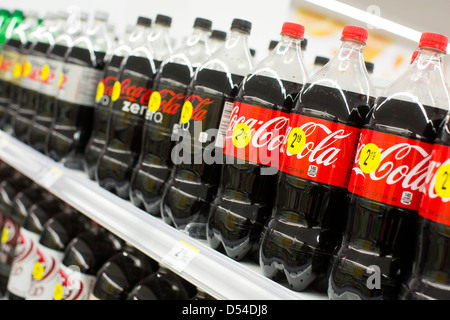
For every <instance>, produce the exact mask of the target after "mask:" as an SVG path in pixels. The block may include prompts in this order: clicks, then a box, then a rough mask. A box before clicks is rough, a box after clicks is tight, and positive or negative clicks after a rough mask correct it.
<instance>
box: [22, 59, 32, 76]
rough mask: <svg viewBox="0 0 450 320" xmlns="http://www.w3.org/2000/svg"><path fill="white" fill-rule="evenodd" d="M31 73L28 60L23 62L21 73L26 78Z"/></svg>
mask: <svg viewBox="0 0 450 320" xmlns="http://www.w3.org/2000/svg"><path fill="white" fill-rule="evenodd" d="M30 73H31V63H30V62H29V61H27V62H25V63H24V65H23V70H22V75H23V76H24V77H25V78H26V77H28V76H29V75H30Z"/></svg>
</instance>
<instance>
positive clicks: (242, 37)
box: [225, 30, 250, 54]
mask: <svg viewBox="0 0 450 320" xmlns="http://www.w3.org/2000/svg"><path fill="white" fill-rule="evenodd" d="M238 46H240V47H243V48H245V49H246V50H247V51H249V49H248V34H247V33H244V32H241V31H237V30H231V31H230V36H229V37H228V39H227V41H225V48H226V49H233V48H235V47H238ZM249 54H250V53H249Z"/></svg>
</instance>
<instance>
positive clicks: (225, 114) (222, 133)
mask: <svg viewBox="0 0 450 320" xmlns="http://www.w3.org/2000/svg"><path fill="white" fill-rule="evenodd" d="M233 106H234V102H230V101H227V102H225V105H224V107H223V111H222V118H221V120H220V126H219V133H218V134H217V140H216V147H217V148H223V147H224V146H225V138H226V136H227V130H228V125H229V124H230V118H231V112H232V111H233Z"/></svg>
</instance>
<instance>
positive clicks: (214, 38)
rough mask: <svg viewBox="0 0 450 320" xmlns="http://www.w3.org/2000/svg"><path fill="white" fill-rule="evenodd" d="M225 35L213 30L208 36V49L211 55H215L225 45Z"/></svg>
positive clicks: (222, 32) (223, 32)
mask: <svg viewBox="0 0 450 320" xmlns="http://www.w3.org/2000/svg"><path fill="white" fill-rule="evenodd" d="M226 40H227V33H226V32H225V31H221V30H213V31H212V32H211V35H210V36H209V47H210V50H211V53H215V52H216V51H217V50H219V49H220V48H221V47H223V45H224V44H225V41H226Z"/></svg>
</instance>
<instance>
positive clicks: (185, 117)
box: [180, 101, 194, 123]
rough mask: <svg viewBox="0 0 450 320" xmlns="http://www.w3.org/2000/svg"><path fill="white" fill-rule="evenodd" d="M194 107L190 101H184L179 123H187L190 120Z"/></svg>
mask: <svg viewBox="0 0 450 320" xmlns="http://www.w3.org/2000/svg"><path fill="white" fill-rule="evenodd" d="M193 111H194V107H193V106H192V103H191V102H190V101H186V102H185V103H184V105H183V109H181V119H180V120H181V123H188V122H189V120H191V117H192V113H193Z"/></svg>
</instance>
